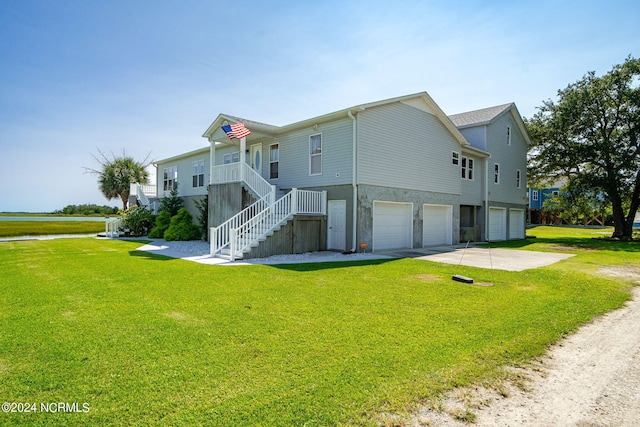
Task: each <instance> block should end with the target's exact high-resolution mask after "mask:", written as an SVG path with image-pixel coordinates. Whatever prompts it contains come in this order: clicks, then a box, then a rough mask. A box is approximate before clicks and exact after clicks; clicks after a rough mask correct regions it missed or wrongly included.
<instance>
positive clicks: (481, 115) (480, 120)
mask: <svg viewBox="0 0 640 427" xmlns="http://www.w3.org/2000/svg"><path fill="white" fill-rule="evenodd" d="M508 112H511V115H512V116H513V118H514V120H515V122H516V124H517V126H518V128H519V129H520V132H521V133H522V135H523V137H524V139H525V141H526V142H527V145H531V137H530V136H529V132H528V131H527V127H526V126H525V124H524V121H523V120H522V116H521V115H520V112H519V111H518V108H517V107H516V104H514V103H513V102H510V103H508V104H502V105H496V106H495V107H488V108H482V109H480V110H474V111H467V112H466V113H460V114H453V115H451V116H449V119H450V120H451V121H452V122H453V124H454V125H456V127H457V128H458V129H464V128H468V127H473V126H485V125H488V124H491V123H493V122H495V121H496V120H497V119H498V117H500V116H502V115H503V114H507V113H508Z"/></svg>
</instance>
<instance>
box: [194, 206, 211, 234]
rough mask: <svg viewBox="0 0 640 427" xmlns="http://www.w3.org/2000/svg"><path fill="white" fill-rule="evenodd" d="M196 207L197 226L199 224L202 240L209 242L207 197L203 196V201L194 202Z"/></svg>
mask: <svg viewBox="0 0 640 427" xmlns="http://www.w3.org/2000/svg"><path fill="white" fill-rule="evenodd" d="M196 207H197V208H198V224H200V230H201V232H202V238H203V239H204V240H206V241H207V242H208V241H209V195H206V196H204V199H200V200H196Z"/></svg>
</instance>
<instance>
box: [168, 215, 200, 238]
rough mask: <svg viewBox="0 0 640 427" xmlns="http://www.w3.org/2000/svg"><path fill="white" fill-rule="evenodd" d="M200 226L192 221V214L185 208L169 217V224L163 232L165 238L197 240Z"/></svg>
mask: <svg viewBox="0 0 640 427" xmlns="http://www.w3.org/2000/svg"><path fill="white" fill-rule="evenodd" d="M200 236H201V232H200V227H198V226H197V225H195V224H194V223H193V216H192V215H191V214H190V213H189V211H187V210H186V209H185V208H182V209H180V210H179V211H178V215H176V216H174V217H173V218H171V225H169V228H167V231H165V232H164V239H165V240H199V239H200Z"/></svg>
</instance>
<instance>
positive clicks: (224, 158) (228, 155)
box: [222, 151, 240, 165]
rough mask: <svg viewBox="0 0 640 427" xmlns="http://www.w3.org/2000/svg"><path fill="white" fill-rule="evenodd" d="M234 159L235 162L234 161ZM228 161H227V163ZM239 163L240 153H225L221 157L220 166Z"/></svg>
mask: <svg viewBox="0 0 640 427" xmlns="http://www.w3.org/2000/svg"><path fill="white" fill-rule="evenodd" d="M234 157H235V160H234ZM227 160H229V161H227ZM239 161H240V152H239V151H234V152H232V153H226V154H224V155H223V156H222V164H223V165H228V164H230V163H238V162H239Z"/></svg>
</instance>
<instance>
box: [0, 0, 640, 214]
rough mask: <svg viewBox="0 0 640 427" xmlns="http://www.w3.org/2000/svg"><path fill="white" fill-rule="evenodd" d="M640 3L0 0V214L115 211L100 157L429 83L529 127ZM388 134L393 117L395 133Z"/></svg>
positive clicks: (597, 61) (610, 61) (178, 149)
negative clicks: (92, 206) (104, 189)
mask: <svg viewBox="0 0 640 427" xmlns="http://www.w3.org/2000/svg"><path fill="white" fill-rule="evenodd" d="M638 16H640V3H638V2H637V0H628V1H626V0H610V1H608V2H604V1H599V2H589V1H580V2H577V1H575V2H574V1H561V0H558V1H535V2H534V1H493V2H492V1H471V0H469V1H464V0H463V1H458V2H451V1H403V0H399V1H393V2H390V1H384V2H382V1H348V0H346V1H321V0H319V1H315V2H307V1H290V2H287V1H267V0H261V1H244V0H235V1H226V0H225V1H218V0H211V1H189V0H186V1H185V0H180V1H164V0H154V1H137V0H126V1H120V0H110V1H97V0H96V1H92V0H77V1H70V0H58V1H44V0H42V1H30V0H3V1H1V2H0V76H1V78H0V212H2V211H26V212H48V211H52V210H55V209H61V208H63V207H64V206H66V205H68V204H82V203H97V204H100V205H102V204H108V205H111V206H119V205H120V203H119V201H118V200H112V201H107V200H106V199H105V198H104V197H103V196H102V195H101V194H100V192H99V191H98V189H97V184H96V178H95V176H93V175H90V174H86V173H85V169H84V167H93V168H97V167H98V166H99V165H98V164H97V162H96V161H95V160H94V158H93V157H92V156H93V155H94V154H97V152H98V149H100V150H102V151H104V152H107V153H109V152H114V153H116V154H118V153H121V152H122V151H123V150H126V152H127V154H130V155H132V156H133V157H135V158H138V159H142V158H144V157H145V156H146V155H147V154H148V153H149V152H150V153H151V157H152V158H153V159H156V160H157V159H162V158H166V157H171V156H173V155H176V154H180V153H183V152H187V151H191V150H195V149H198V148H202V147H205V146H206V141H205V139H204V138H202V137H201V135H202V133H203V132H204V131H205V129H206V128H207V127H208V126H209V124H210V123H211V122H212V121H213V119H214V118H215V117H216V116H217V115H218V114H219V113H228V114H232V115H236V116H241V117H245V118H248V119H252V120H256V121H260V122H265V123H270V124H274V125H285V124H288V123H292V122H296V121H299V120H303V119H305V118H309V117H314V116H317V115H321V114H325V113H329V112H332V111H336V110H340V109H343V108H347V107H350V106H353V105H357V104H362V103H366V102H371V101H378V100H382V99H387V98H392V97H395V96H401V95H407V94H410V93H416V92H421V91H427V92H428V93H429V94H430V95H431V96H432V97H433V99H434V100H435V101H436V102H437V103H438V105H440V107H441V108H442V109H443V110H444V111H445V112H446V113H447V114H455V113H460V112H464V111H469V110H474V109H478V108H484V107H489V106H493V105H498V104H504V103H507V102H515V103H516V105H517V106H518V109H519V110H520V112H521V114H522V115H523V116H526V117H531V116H532V115H533V114H534V113H535V111H536V107H538V106H540V105H541V104H542V101H543V100H546V99H549V98H554V97H555V95H556V93H557V91H558V89H561V88H564V87H566V86H567V85H568V84H569V83H573V82H575V81H576V80H578V79H579V78H581V77H582V76H583V75H584V74H585V73H586V72H588V71H595V72H596V73H598V74H602V73H605V72H607V71H609V70H610V69H611V68H612V66H613V65H614V64H619V63H622V62H623V61H624V60H625V58H626V57H627V56H628V55H632V56H634V57H638V56H639V55H640V53H639V52H638V49H639V47H640V30H639V29H638V21H637V18H638ZM390 125H391V124H390Z"/></svg>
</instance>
